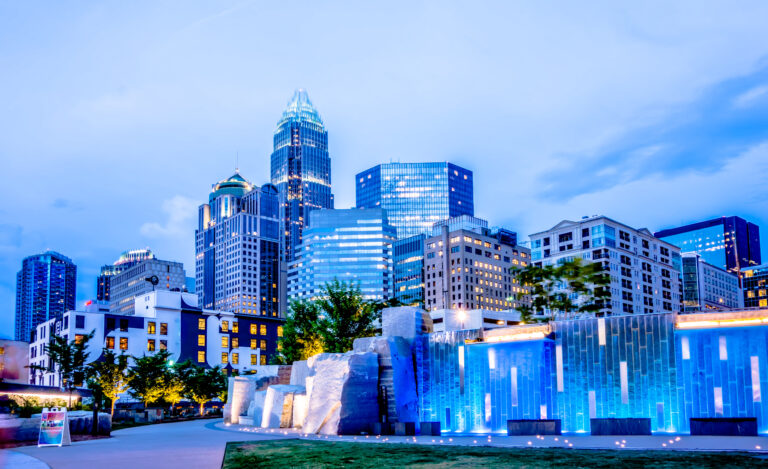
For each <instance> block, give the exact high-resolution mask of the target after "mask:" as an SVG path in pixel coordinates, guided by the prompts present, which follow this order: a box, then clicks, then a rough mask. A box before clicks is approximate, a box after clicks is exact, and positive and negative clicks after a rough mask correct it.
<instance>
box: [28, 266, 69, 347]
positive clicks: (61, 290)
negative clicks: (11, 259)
mask: <svg viewBox="0 0 768 469" xmlns="http://www.w3.org/2000/svg"><path fill="white" fill-rule="evenodd" d="M76 277H77V266H76V265H75V264H74V263H73V262H72V259H70V258H68V257H66V256H63V255H61V254H59V253H58V252H54V251H47V252H45V253H43V254H36V255H34V256H29V257H27V258H25V259H24V261H22V265H21V270H20V271H19V272H18V273H17V274H16V326H15V338H16V340H24V341H29V339H30V333H31V331H32V329H33V328H34V327H36V326H37V325H38V324H40V323H41V322H45V321H47V320H49V319H53V318H60V317H61V315H62V314H63V313H64V312H65V311H68V310H70V309H75V286H76Z"/></svg>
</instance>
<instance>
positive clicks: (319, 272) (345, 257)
mask: <svg viewBox="0 0 768 469" xmlns="http://www.w3.org/2000/svg"><path fill="white" fill-rule="evenodd" d="M309 218H310V219H309V226H308V227H307V228H306V229H305V232H304V240H303V241H302V243H301V245H300V248H299V250H298V251H297V256H296V260H295V261H294V262H293V263H292V264H291V268H290V270H289V272H288V297H289V299H290V300H311V299H315V298H319V297H322V295H323V287H324V286H325V285H326V284H327V283H331V282H333V281H335V280H338V281H340V282H346V283H347V284H352V285H354V286H356V287H359V288H360V292H361V293H362V295H363V297H364V298H365V299H368V300H387V299H389V298H392V295H393V291H392V290H393V285H394V283H393V280H392V243H393V242H394V241H395V229H394V228H393V227H392V226H391V225H389V223H388V222H387V215H386V212H384V211H383V210H382V209H354V208H353V209H344V210H316V211H313V212H312V213H311V214H310V215H309Z"/></svg>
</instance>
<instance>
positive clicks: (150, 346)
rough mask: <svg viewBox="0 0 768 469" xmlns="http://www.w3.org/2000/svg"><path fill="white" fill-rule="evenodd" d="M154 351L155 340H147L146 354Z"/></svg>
mask: <svg viewBox="0 0 768 469" xmlns="http://www.w3.org/2000/svg"><path fill="white" fill-rule="evenodd" d="M154 351H155V339H147V352H154Z"/></svg>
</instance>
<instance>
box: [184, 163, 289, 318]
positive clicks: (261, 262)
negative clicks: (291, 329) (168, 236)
mask: <svg viewBox="0 0 768 469" xmlns="http://www.w3.org/2000/svg"><path fill="white" fill-rule="evenodd" d="M198 215H199V216H198V225H197V230H196V231H195V291H196V293H197V296H198V298H199V304H200V307H201V308H205V309H215V310H219V311H231V312H233V313H240V314H254V315H260V316H269V317H278V315H279V313H280V312H281V304H280V297H281V294H280V289H281V284H280V259H279V253H280V219H279V218H278V217H279V210H278V192H277V188H276V187H275V186H273V185H271V184H264V185H263V186H261V187H256V186H254V185H252V184H251V183H250V182H248V181H246V180H245V179H244V178H243V177H242V176H241V175H240V173H238V172H236V173H235V174H233V175H232V176H231V177H229V178H227V179H224V180H223V181H220V182H218V183H217V184H215V185H214V186H213V190H212V191H211V194H210V195H209V197H208V203H205V204H202V205H201V206H200V209H199V211H198Z"/></svg>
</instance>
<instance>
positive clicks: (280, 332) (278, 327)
mask: <svg viewBox="0 0 768 469" xmlns="http://www.w3.org/2000/svg"><path fill="white" fill-rule="evenodd" d="M277 336H278V337H282V336H283V326H277Z"/></svg>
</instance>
